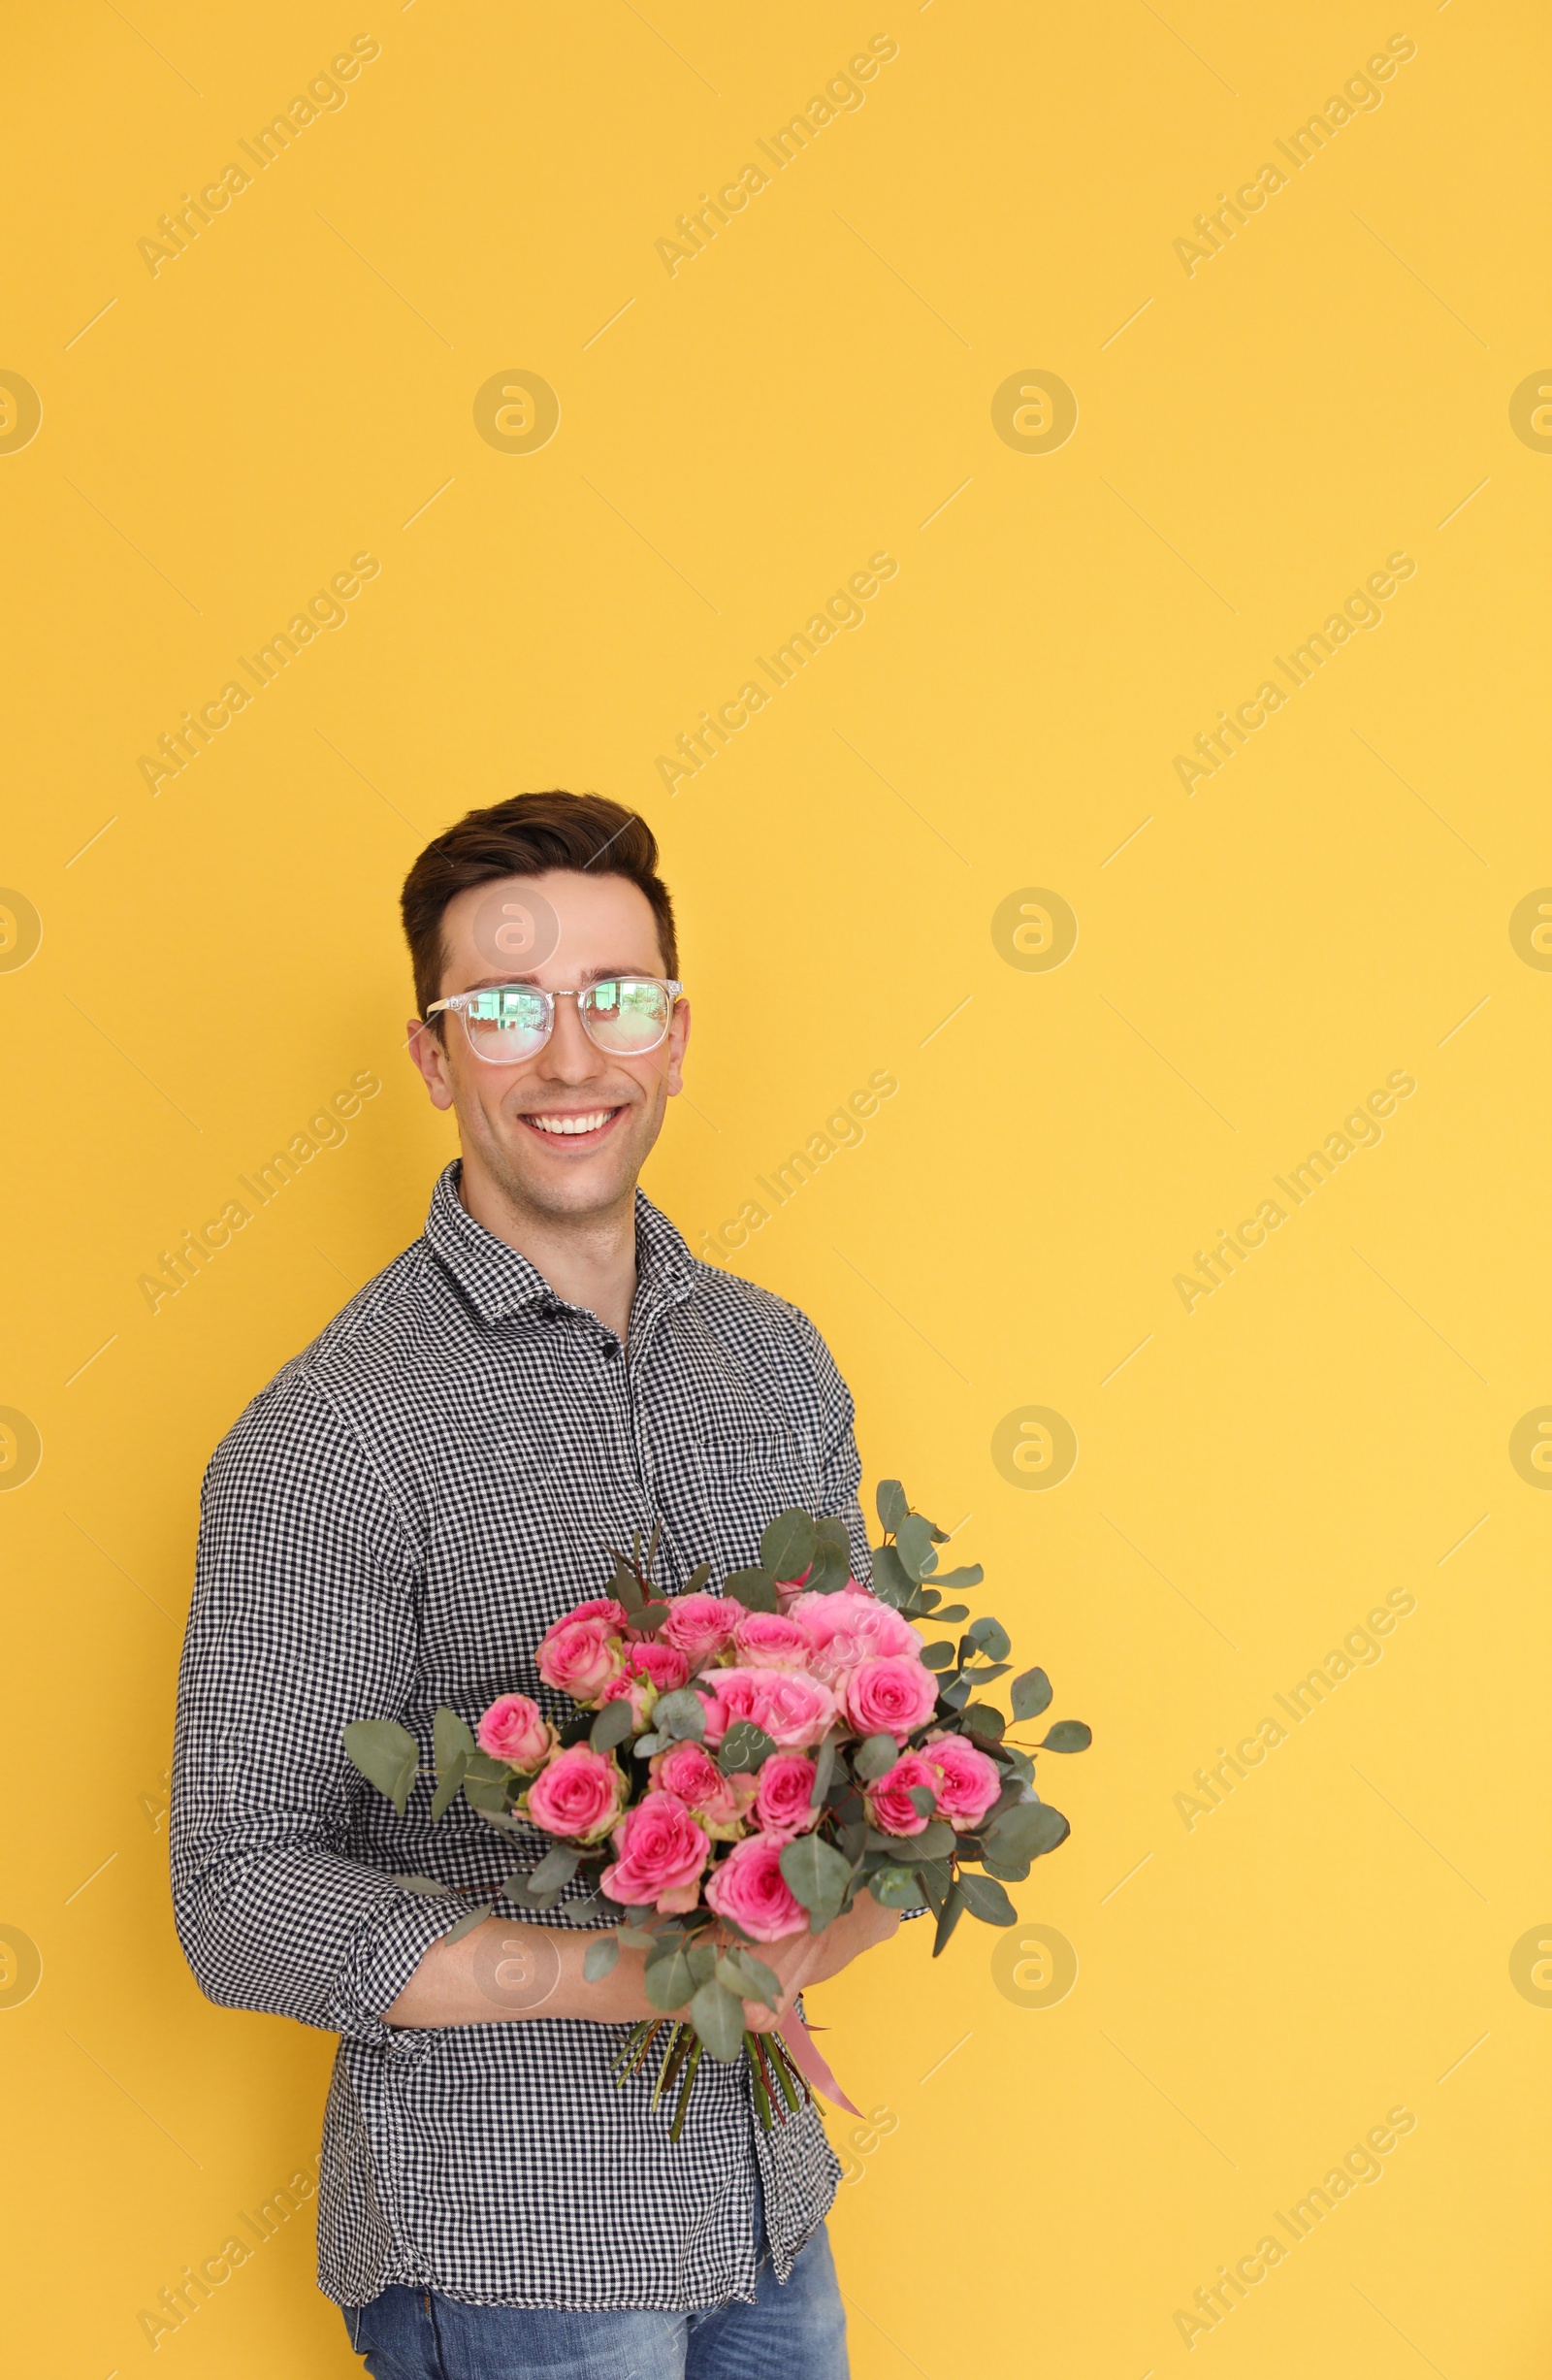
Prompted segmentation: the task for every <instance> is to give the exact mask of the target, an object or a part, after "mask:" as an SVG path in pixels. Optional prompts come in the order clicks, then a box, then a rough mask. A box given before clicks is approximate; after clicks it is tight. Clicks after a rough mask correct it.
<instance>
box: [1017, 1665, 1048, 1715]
mask: <svg viewBox="0 0 1552 2380" xmlns="http://www.w3.org/2000/svg"><path fill="white" fill-rule="evenodd" d="M1008 1698H1009V1700H1010V1701H1011V1703H1012V1704H1013V1715H1014V1717H1015V1718H1016V1719H1038V1718H1039V1716H1040V1714H1041V1712H1043V1711H1044V1710H1046V1709H1047V1708H1048V1707H1049V1705H1050V1702H1051V1679H1049V1678H1048V1677H1047V1676H1046V1673H1045V1671H1044V1670H1025V1672H1024V1674H1023V1676H1022V1677H1021V1678H1016V1679H1014V1681H1013V1683H1012V1685H1011V1686H1010V1687H1009V1688H1008Z"/></svg>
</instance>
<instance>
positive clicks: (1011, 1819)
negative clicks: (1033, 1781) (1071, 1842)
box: [986, 1802, 1072, 1864]
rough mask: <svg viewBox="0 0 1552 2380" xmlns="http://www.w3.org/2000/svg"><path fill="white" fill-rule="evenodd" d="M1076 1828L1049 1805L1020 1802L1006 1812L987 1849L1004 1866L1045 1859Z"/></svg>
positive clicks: (991, 1832)
mask: <svg viewBox="0 0 1552 2380" xmlns="http://www.w3.org/2000/svg"><path fill="white" fill-rule="evenodd" d="M1071 1833H1072V1828H1071V1827H1070V1826H1069V1824H1068V1822H1067V1820H1066V1819H1065V1818H1064V1817H1063V1816H1062V1813H1061V1811H1060V1810H1059V1809H1052V1808H1051V1804H1050V1803H1049V1802H1018V1803H1016V1805H1015V1806H1014V1808H1013V1809H1005V1810H1004V1811H1003V1813H1002V1816H1001V1817H1000V1818H999V1819H998V1820H997V1822H996V1824H995V1825H994V1826H993V1827H991V1828H990V1829H989V1830H988V1832H987V1835H986V1848H987V1850H988V1851H990V1852H991V1853H992V1854H993V1855H994V1857H995V1858H996V1859H997V1860H999V1861H1002V1862H1007V1863H1012V1864H1017V1863H1018V1861H1020V1860H1030V1859H1042V1858H1044V1856H1045V1854H1046V1853H1047V1852H1048V1851H1054V1850H1055V1848H1056V1846H1057V1844H1058V1843H1062V1842H1066V1840H1067V1838H1068V1836H1069V1835H1070V1834H1071Z"/></svg>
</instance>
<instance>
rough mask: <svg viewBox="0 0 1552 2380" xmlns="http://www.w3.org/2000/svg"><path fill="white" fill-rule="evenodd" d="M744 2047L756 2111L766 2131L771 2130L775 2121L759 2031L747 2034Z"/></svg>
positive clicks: (784, 2119)
mask: <svg viewBox="0 0 1552 2380" xmlns="http://www.w3.org/2000/svg"><path fill="white" fill-rule="evenodd" d="M744 2049H745V2052H746V2053H747V2055H748V2058H749V2078H750V2081H751V2083H752V2084H753V2086H754V2092H755V2112H756V2114H757V2115H758V2116H759V2117H760V2124H761V2126H762V2128H763V2129H764V2130H765V2131H766V2132H769V2130H770V2128H771V2124H772V2121H773V2118H772V2115H771V2107H770V2091H769V2088H768V2086H767V2083H766V2079H765V2059H764V2054H763V2052H762V2051H761V2049H760V2036H759V2034H758V2033H746V2034H745V2036H744ZM782 2120H783V2122H784V2123H785V2121H786V2118H785V2117H783V2119H782Z"/></svg>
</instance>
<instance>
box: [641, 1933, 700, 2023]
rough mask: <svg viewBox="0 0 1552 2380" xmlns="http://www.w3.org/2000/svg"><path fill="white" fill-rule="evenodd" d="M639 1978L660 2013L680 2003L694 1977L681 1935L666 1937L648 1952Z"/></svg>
mask: <svg viewBox="0 0 1552 2380" xmlns="http://www.w3.org/2000/svg"><path fill="white" fill-rule="evenodd" d="M641 1981H642V1986H643V1989H644V1990H645V1992H646V1995H647V1998H648V1999H649V2000H650V2001H651V2003H652V2005H653V2006H654V2007H655V2008H662V2009H663V2012H664V2014H668V2013H670V2012H671V2011H672V2010H673V2009H675V2008H682V2007H683V2006H684V2005H685V2003H686V2001H687V2000H689V1999H690V1998H691V1997H692V1995H693V1994H694V1992H695V1974H694V1972H692V1969H691V1965H690V1953H689V1951H688V1950H687V1948H686V1947H685V1944H684V1941H683V1940H682V1939H680V1940H669V1941H667V1942H665V1943H664V1944H663V1946H662V1947H661V1948H660V1949H658V1950H657V1951H656V1952H654V1953H651V1954H649V1956H648V1959H647V1963H646V1966H645V1968H644V1969H643V1971H642V1976H641Z"/></svg>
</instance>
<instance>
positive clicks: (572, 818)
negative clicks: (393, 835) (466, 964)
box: [399, 791, 679, 1027]
mask: <svg viewBox="0 0 1552 2380" xmlns="http://www.w3.org/2000/svg"><path fill="white" fill-rule="evenodd" d="M552 867H569V868H575V869H577V870H578V871H579V872H580V871H581V870H583V869H587V868H596V869H598V872H599V873H600V874H602V875H605V876H624V877H625V878H626V879H627V881H628V882H629V883H630V884H633V885H635V886H636V887H637V888H638V889H639V890H640V891H641V892H642V893H644V894H645V895H646V897H647V899H648V900H649V901H650V903H651V904H652V914H653V918H654V920H655V921H656V924H657V929H658V940H659V941H660V942H661V944H662V945H663V964H664V966H665V968H666V970H667V972H668V974H669V975H670V976H677V974H678V972H679V946H678V941H677V938H676V936H675V933H674V926H673V902H672V900H671V899H670V897H669V894H668V888H667V886H666V885H665V884H664V883H663V879H662V877H661V876H660V875H659V874H658V838H657V836H656V835H655V834H654V833H653V831H652V829H651V828H650V827H649V826H648V824H647V822H646V820H645V819H644V818H640V817H638V816H637V815H636V813H635V811H634V810H627V809H624V808H622V806H621V804H620V803H619V802H618V801H609V800H606V799H604V797H603V795H601V794H566V793H561V792H560V791H556V792H554V793H548V794H513V795H512V796H511V797H510V799H508V800H505V801H498V802H496V803H494V804H493V806H492V807H491V808H490V809H488V810H470V811H469V815H468V817H467V818H461V819H460V820H459V822H458V824H457V826H456V827H449V828H448V830H447V831H446V833H445V834H438V835H437V837H436V841H435V842H434V843H428V844H427V846H426V848H425V850H424V851H423V852H422V853H421V855H420V857H419V859H418V860H417V861H416V862H415V864H414V866H413V867H412V868H411V869H410V871H409V873H408V875H407V876H406V877H405V878H404V892H403V894H402V895H401V896H400V902H399V906H400V913H401V915H402V916H403V918H404V938H405V940H406V941H407V942H408V944H409V955H410V959H411V962H412V963H413V965H414V970H415V1005H416V1009H417V1011H418V1013H419V1014H420V1015H421V1016H424V1015H425V1014H426V1011H427V1008H428V1007H429V1006H430V1004H431V1002H432V1001H433V1000H434V999H436V996H437V994H438V992H439V990H440V987H441V979H442V969H443V966H444V964H445V956H444V953H443V949H442V912H443V910H444V909H445V908H446V907H447V904H448V902H449V901H450V900H452V899H453V898H454V897H455V896H456V895H458V894H459V893H464V892H467V891H468V889H469V886H470V885H471V884H489V883H492V882H494V881H495V880H496V879H498V878H499V877H501V876H540V875H543V874H544V872H545V871H546V869H548V868H552ZM433 1022H434V1024H436V1026H438V1027H439V1026H440V1024H441V1022H442V1020H441V1018H440V1017H436V1018H435V1019H434V1020H433Z"/></svg>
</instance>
